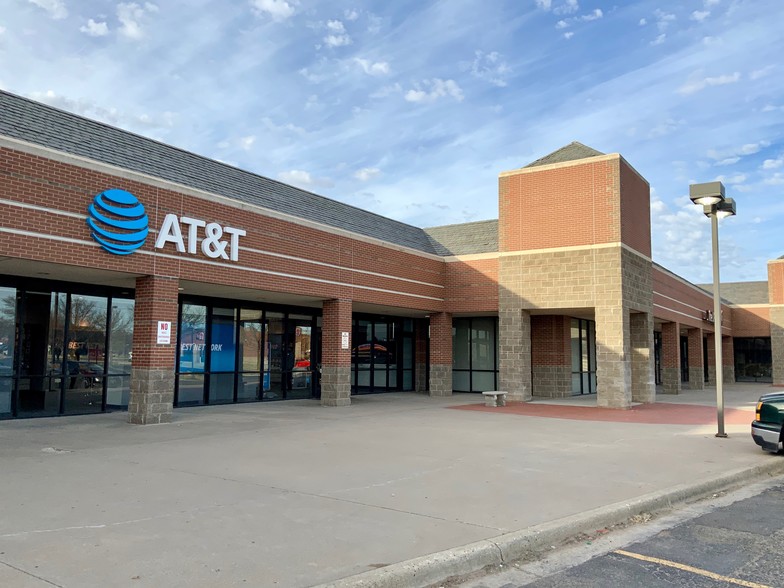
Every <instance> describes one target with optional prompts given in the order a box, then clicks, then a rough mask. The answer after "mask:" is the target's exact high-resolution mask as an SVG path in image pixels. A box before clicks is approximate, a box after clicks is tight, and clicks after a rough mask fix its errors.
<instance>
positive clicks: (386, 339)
mask: <svg viewBox="0 0 784 588" xmlns="http://www.w3.org/2000/svg"><path fill="white" fill-rule="evenodd" d="M413 329H414V321H413V320H411V319H403V318H397V317H384V316H368V317H366V318H364V317H363V318H356V319H354V321H353V337H352V345H353V347H352V349H351V367H352V392H353V393H354V394H368V393H375V392H387V391H391V390H404V391H406V390H413V386H414V356H415V353H414V332H413Z"/></svg>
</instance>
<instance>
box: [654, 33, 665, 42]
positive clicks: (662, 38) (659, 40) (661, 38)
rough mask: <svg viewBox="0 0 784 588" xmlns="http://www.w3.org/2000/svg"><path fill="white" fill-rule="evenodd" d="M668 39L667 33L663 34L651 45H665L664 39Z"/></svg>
mask: <svg viewBox="0 0 784 588" xmlns="http://www.w3.org/2000/svg"><path fill="white" fill-rule="evenodd" d="M666 38H667V33H661V34H660V35H658V36H657V37H656V38H655V39H654V40H653V41H651V45H661V44H662V43H664V39H666Z"/></svg>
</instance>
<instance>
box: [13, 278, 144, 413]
mask: <svg viewBox="0 0 784 588" xmlns="http://www.w3.org/2000/svg"><path fill="white" fill-rule="evenodd" d="M88 292H89V293H88ZM133 311H134V301H133V298H131V297H130V293H129V292H127V291H121V290H112V289H109V288H94V287H90V288H85V287H79V285H77V284H69V283H62V282H60V283H55V282H49V281H46V280H32V279H19V280H10V279H7V278H6V279H4V280H3V285H2V286H0V343H2V345H0V362H1V364H0V365H2V371H0V416H5V417H9V416H16V417H33V416H54V415H61V414H85V413H91V412H102V411H104V410H107V409H125V408H127V407H128V397H129V394H130V373H131V360H132V351H131V350H132V347H131V342H132V339H133Z"/></svg>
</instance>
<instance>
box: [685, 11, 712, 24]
mask: <svg viewBox="0 0 784 588" xmlns="http://www.w3.org/2000/svg"><path fill="white" fill-rule="evenodd" d="M709 16H710V11H709V10H695V11H694V12H692V13H691V16H690V17H689V18H691V19H692V20H696V21H697V22H702V21H703V20H705V19H706V18H708V17H709Z"/></svg>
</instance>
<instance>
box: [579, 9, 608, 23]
mask: <svg viewBox="0 0 784 588" xmlns="http://www.w3.org/2000/svg"><path fill="white" fill-rule="evenodd" d="M603 16H604V13H603V12H602V9H601V8H597V9H596V10H594V11H593V12H590V13H588V14H583V15H582V16H581V17H580V18H581V19H582V20H584V21H591V20H598V19H600V18H602V17H603Z"/></svg>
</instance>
